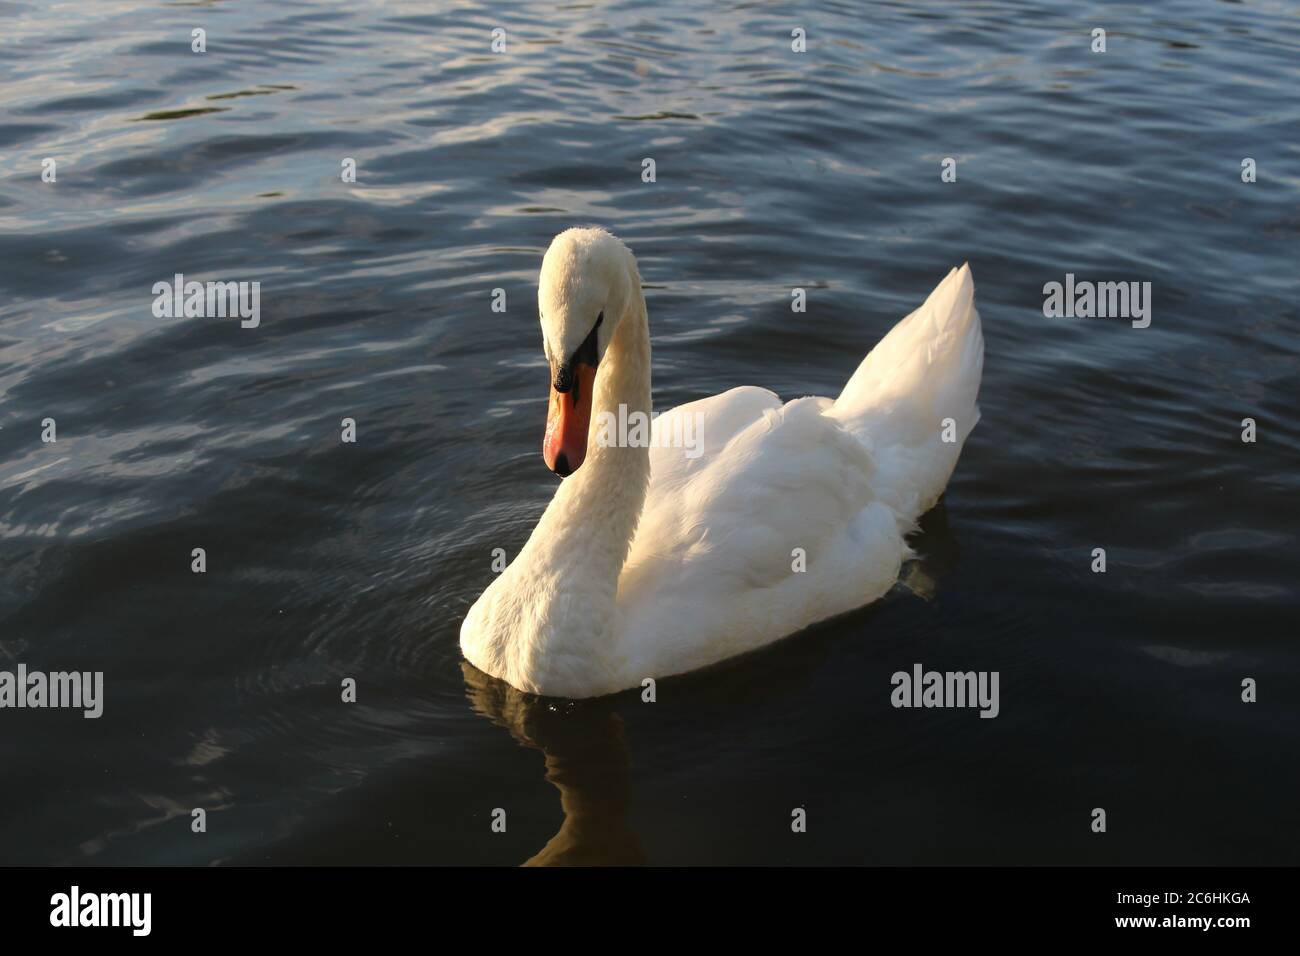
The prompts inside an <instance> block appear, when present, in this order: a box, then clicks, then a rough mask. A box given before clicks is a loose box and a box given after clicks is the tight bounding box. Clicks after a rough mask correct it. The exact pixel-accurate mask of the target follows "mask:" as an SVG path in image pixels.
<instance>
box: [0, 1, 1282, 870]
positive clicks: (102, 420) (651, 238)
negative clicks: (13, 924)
mask: <svg viewBox="0 0 1300 956" xmlns="http://www.w3.org/2000/svg"><path fill="white" fill-rule="evenodd" d="M707 6H711V5H704V4H692V3H682V2H675V0H672V2H658V3H655V4H636V3H613V4H606V3H575V4H571V5H567V6H560V7H555V8H553V9H543V8H542V7H538V6H534V5H519V6H511V5H505V4H501V5H493V6H491V7H489V6H485V5H481V4H468V5H460V6H458V7H456V8H455V9H447V8H445V7H444V6H443V5H441V4H432V3H425V2H418V3H417V2H411V3H404V2H375V3H354V4H352V3H349V4H344V3H325V2H299V3H294V2H277V3H240V2H204V3H174V4H148V3H135V2H97V3H93V4H90V3H83V4H64V3H31V4H29V3H12V2H0V77H2V78H3V90H4V97H3V105H2V107H0V110H2V112H0V160H2V162H0V293H2V295H0V536H2V537H0V669H9V670H12V669H13V668H15V667H16V666H17V665H18V664H19V663H23V664H25V665H26V666H27V667H28V668H29V669H33V670H36V669H39V670H45V671H53V670H61V669H67V670H80V671H103V673H104V681H105V690H104V698H105V699H104V713H103V716H102V717H101V718H99V719H98V720H86V719H83V718H82V717H81V714H80V713H79V712H75V711H66V710H63V711H59V710H44V711H38V710H0V780H2V781H3V785H2V786H0V862H5V863H105V864H126V863H185V864H208V863H218V862H219V863H243V864H247V863H326V862H329V863H416V862H428V863H455V864H464V863H475V864H517V863H520V862H523V861H525V860H527V859H529V858H530V857H533V856H534V855H535V854H538V853H539V852H544V853H548V854H551V853H557V852H560V851H561V850H563V851H564V852H565V853H567V854H570V855H571V856H572V858H577V859H581V860H584V861H591V862H597V861H618V862H622V861H645V862H649V863H653V864H687V863H742V864H761V863H840V864H859V863H860V864H906V863H1086V864H1092V863H1207V864H1208V863H1292V864H1294V863H1297V862H1300V818H1298V817H1297V815H1296V813H1295V808H1296V798H1297V792H1298V791H1300V767H1298V766H1297V754H1298V753H1300V649H1298V648H1297V638H1298V635H1297V620H1298V617H1300V616H1298V615H1297V611H1298V610H1300V599H1298V596H1297V578H1298V577H1300V550H1298V549H1297V530H1298V529H1297V525H1298V522H1297V515H1300V509H1298V508H1297V493H1298V492H1300V477H1298V474H1300V472H1298V469H1297V461H1298V456H1300V421H1298V418H1297V414H1296V408H1295V405H1296V399H1297V395H1298V394H1300V388H1298V385H1300V338H1298V337H1297V330H1298V326H1300V322H1298V311H1300V310H1298V308H1297V271H1298V270H1297V258H1298V257H1297V251H1298V249H1300V134H1298V130H1300V99H1298V98H1297V96H1296V91H1297V89H1300V8H1297V6H1296V5H1295V4H1294V3H1288V2H1249V3H1221V2H1210V0H1195V2H1192V0H1177V2H1169V3H1162V4H1159V5H1151V7H1148V8H1144V7H1141V6H1138V5H1136V4H1134V5H1129V4H1096V3H1083V4H1077V3H1054V4H1035V3H999V4H982V3H981V4H959V3H861V4H858V3H841V4H824V5H818V6H816V7H815V8H812V7H810V8H808V9H806V10H803V11H795V10H794V9H793V8H788V7H786V6H785V5H765V4H756V3H744V4H735V5H719V6H717V7H715V8H712V9H706V7H707ZM196 27H197V28H203V29H205V30H206V36H207V52H206V53H194V52H192V51H191V31H192V30H193V29H194V28H196ZM498 27H500V28H503V29H504V30H505V31H506V35H505V36H506V50H505V52H504V53H493V52H492V50H491V43H492V31H493V29H494V28H498ZM795 27H803V28H805V29H806V30H807V42H808V50H807V52H806V53H803V54H796V53H794V52H793V51H792V50H791V42H792V40H791V30H792V29H793V28H795ZM1095 27H1101V28H1104V29H1105V30H1106V31H1107V49H1106V52H1104V53H1094V52H1093V51H1092V50H1091V49H1090V46H1091V43H1092V39H1091V31H1092V30H1093V28H1095ZM645 157H651V158H654V159H655V161H656V175H657V181H656V182H655V183H652V184H649V183H644V182H642V178H641V168H642V166H641V161H642V159H643V158H645ZM947 157H952V158H954V159H955V160H956V161H957V166H956V170H957V181H956V182H950V183H945V182H942V181H941V179H940V173H941V164H942V162H943V160H944V159H945V158H947ZM46 158H52V159H54V160H55V161H56V167H55V168H56V178H55V181H54V182H43V181H42V160H44V159H46ZM345 158H351V159H354V160H355V161H356V168H357V177H356V178H357V181H356V182H355V183H347V182H343V181H342V177H341V175H340V172H341V165H342V163H343V160H344V159H345ZM1245 158H1252V159H1254V160H1255V162H1256V164H1257V181H1256V182H1253V183H1245V182H1243V181H1242V161H1243V159H1245ZM585 223H599V224H602V225H605V226H607V227H609V228H610V229H612V230H613V231H615V232H616V233H618V234H619V235H620V236H621V237H623V238H624V239H625V240H626V241H627V242H628V244H629V245H630V247H631V248H632V249H633V251H634V252H635V253H636V254H637V256H638V258H639V262H640V267H641V273H642V276H643V278H644V281H645V285H646V298H647V302H648V307H649V312H650V322H651V333H652V340H653V346H654V384H655V390H656V391H655V404H656V408H658V409H665V408H669V407H671V406H673V405H676V404H679V403H681V402H684V401H688V400H691V399H695V398H700V397H703V396H706V395H711V394H714V393H716V392H719V391H722V390H725V389H727V388H730V387H732V386H734V385H741V384H756V385H763V386H766V387H769V388H772V389H774V390H775V391H777V392H778V393H780V394H781V395H782V396H784V397H787V398H788V397H795V396H798V395H803V394H819V395H832V396H833V395H835V394H837V393H838V391H839V389H840V387H841V386H842V384H843V383H844V381H845V380H846V379H847V378H848V376H849V375H850V374H851V373H852V371H853V370H854V368H855V367H856V366H857V364H858V362H859V360H860V359H861V357H862V356H863V355H864V354H866V352H867V351H868V350H869V349H870V347H871V346H872V345H873V344H874V343H875V342H876V341H877V340H878V339H879V337H880V336H882V335H883V334H884V333H885V332H886V331H887V330H888V329H889V328H890V327H891V326H892V324H893V323H894V322H895V321H896V320H897V319H899V318H900V317H902V316H903V315H904V314H906V313H907V312H909V311H910V310H911V309H913V308H914V307H915V306H916V305H918V304H919V303H920V302H921V301H922V300H923V298H924V297H925V295H926V294H927V293H928V292H929V291H930V289H931V288H932V287H933V286H934V284H935V283H936V282H937V281H938V280H939V279H940V278H941V277H942V276H943V275H944V274H945V273H946V272H947V270H948V269H949V268H950V267H952V266H955V265H959V264H960V263H961V262H963V261H966V260H969V262H970V263H971V266H972V269H973V270H974V276H975V282H976V288H977V298H978V302H979V307H980V311H981V315H982V317H983V323H984V334H985V338H986V342H987V354H986V362H985V372H984V381H983V387H982V392H981V406H982V411H983V420H982V421H981V423H980V425H979V426H978V428H977V429H976V430H975V432H974V434H973V436H972V438H971V439H970V441H969V442H968V443H967V445H966V448H965V451H964V453H963V456H962V459H961V462H960V463H959V465H958V467H957V470H956V473H955V474H954V476H953V479H952V482H951V484H950V486H949V490H948V492H947V494H946V496H945V498H944V499H943V500H942V502H941V503H940V505H939V506H938V507H937V508H936V509H935V510H934V511H932V512H931V513H930V514H929V515H928V516H927V517H926V519H925V521H924V523H923V532H922V534H920V535H919V536H918V537H917V538H916V539H915V540H914V546H915V547H916V549H917V550H918V551H919V552H920V554H921V559H920V560H919V561H917V562H915V563H913V564H911V565H908V566H905V568H904V573H903V579H902V582H901V583H900V585H899V587H897V588H895V589H894V590H893V591H892V592H891V593H890V594H889V595H887V596H886V597H885V598H884V599H882V600H880V601H879V602H877V603H876V604H874V605H872V606H871V607H868V608H866V609H863V610H861V611H859V612H856V613H854V614H851V615H848V616H846V617H843V618H840V619H837V620H835V621H833V622H830V623H828V624H824V625H822V626H818V627H815V628H813V629H812V630H810V631H808V632H805V633H803V634H800V635H798V636H796V637H794V638H792V639H789V640H786V641H784V642H781V643H779V644H777V645H775V646H772V647H771V648H769V649H767V650H765V651H762V652H759V653H757V654H754V655H752V656H749V657H745V658H742V659H738V660H733V661H731V662H729V663H727V664H725V665H722V666H720V667H718V668H715V669H713V670H709V671H706V672H702V673H696V674H693V675H688V676H685V677H680V678H673V679H668V680H664V681H662V682H660V685H659V687H658V695H657V696H658V699H657V701H656V702H655V703H653V704H647V703H643V702H642V700H641V698H640V696H639V694H637V693H634V692H633V693H628V694H623V695H618V696H614V697H610V698H604V699H600V700H594V701H583V702H568V701H557V700H545V699H538V698H528V697H524V696H522V695H519V694H518V693H516V692H513V691H511V690H509V689H508V688H506V687H505V686H504V685H501V684H499V683H497V682H495V681H492V680H490V679H488V678H486V677H484V676H482V675H480V674H477V673H476V672H473V671H472V670H469V669H467V667H465V666H464V665H463V664H462V659H461V655H460V651H459V647H458V645H457V634H458V629H459V625H460V621H461V618H462V617H463V615H464V613H465V611H466V610H467V608H468V607H469V605H470V604H471V602H472V601H473V600H474V598H475V597H476V596H477V595H478V593H479V592H480V591H481V590H482V589H483V588H484V587H485V586H486V585H487V584H488V582H489V581H490V580H491V578H492V570H491V566H490V565H491V560H492V554H491V552H492V549H493V548H496V547H501V548H504V549H505V550H506V551H507V552H508V553H510V554H514V553H515V552H516V551H517V550H518V548H519V547H520V546H521V545H522V544H523V542H524V541H525V540H526V538H527V536H528V533H529V531H530V529H531V528H532V525H533V523H534V522H535V521H536V519H537V517H538V515H539V514H540V512H541V510H542V508H543V507H544V506H545V504H546V502H547V501H548V500H549V497H550V495H551V494H552V492H553V490H554V488H555V485H556V481H557V479H555V478H554V477H553V476H552V475H550V474H549V472H547V470H546V469H545V467H544V465H543V463H542V460H541V455H540V445H541V435H542V426H543V421H544V418H545V413H546V391H545V389H546V384H545V383H546V378H547V372H546V367H545V361H544V359H543V357H542V351H541V336H540V334H539V329H538V325H537V315H536V305H535V294H536V281H537V271H538V267H539V265H540V262H541V255H542V252H543V251H544V250H545V248H546V246H547V244H548V243H549V241H550V239H551V237H552V236H553V235H555V234H556V233H557V232H559V231H560V230H562V229H564V228H566V227H567V226H570V225H574V224H585ZM176 273H182V274H184V275H185V276H186V277H187V278H191V279H199V280H204V281H206V280H210V279H211V280H230V281H254V280H256V281H259V282H260V283H261V302H260V307H261V316H260V325H259V326H258V327H257V328H242V327H241V325H240V322H239V320H238V319H228V318H225V319H223V318H189V319H184V318H180V319H177V318H158V317H155V316H154V314H153V311H152V305H153V300H154V295H153V293H152V291H151V289H152V287H153V285H154V284H155V283H157V282H160V281H170V280H171V279H172V277H173V276H174V275H175V274H176ZM1067 273H1070V274H1073V275H1076V276H1078V277H1079V278H1081V279H1083V278H1086V279H1090V280H1097V281H1143V282H1150V283H1151V288H1152V316H1151V319H1152V320H1151V324H1150V327H1148V328H1144V329H1137V328H1133V327H1132V326H1131V324H1130V323H1129V322H1128V321H1126V320H1117V319H1095V318H1094V319H1088V318H1045V317H1044V315H1043V308H1042V307H1043V285H1044V284H1045V283H1047V282H1051V281H1053V280H1056V281H1061V280H1063V279H1064V277H1065V275H1066V274H1067ZM795 287H802V288H806V289H807V290H808V303H809V305H808V311H807V313H806V314H803V315H793V314H792V313H791V310H790V301H791V300H790V290H791V289H792V288H795ZM494 288H502V289H504V290H505V291H506V296H507V311H506V312H505V313H504V314H502V313H494V312H493V311H492V309H491V302H492V290H493V289H494ZM47 418H52V419H54V420H55V422H56V428H57V431H56V435H57V441H55V442H53V443H48V442H43V441H42V440H41V439H42V431H43V425H42V422H43V421H44V420H45V419H47ZM344 418H352V419H354V420H355V421H356V423H357V441H356V442H355V443H354V444H344V443H342V442H341V441H340V422H341V421H342V419H344ZM1245 418H1252V419H1254V420H1255V422H1256V427H1257V440H1256V441H1255V442H1253V443H1247V442H1243V441H1242V430H1243V426H1242V420H1243V419H1245ZM200 547H201V548H203V549H205V551H206V555H207V571H206V573H203V574H195V573H192V571H191V552H192V550H193V549H194V548H200ZM1099 547H1100V548H1104V549H1105V550H1106V555H1107V570H1106V573H1104V574H1097V573H1093V572H1092V571H1091V570H1090V565H1091V563H1092V553H1093V549H1094V548H1099ZM915 663H921V664H923V665H924V666H925V667H926V668H937V669H940V670H947V669H961V670H966V669H977V670H991V671H998V672H999V673H1000V675H1001V684H1000V686H1001V691H1000V693H1001V704H1000V710H1001V712H1000V715H999V717H998V718H997V719H994V720H981V719H978V717H977V714H976V713H975V712H974V711H970V710H898V709H894V708H893V707H892V706H891V705H890V690H891V685H890V676H891V674H893V673H894V672H895V671H898V670H910V669H911V667H912V666H913V664H915ZM346 678H352V679H354V680H355V681H356V682H357V696H358V699H357V702H356V703H351V704H346V703H343V702H342V701H341V699H340V698H341V691H340V687H341V682H342V681H344V680H345V679H346ZM1246 678H1251V679H1254V680H1255V681H1257V687H1258V701H1257V702H1255V703H1245V702H1243V701H1242V699H1241V696H1242V681H1243V680H1244V679H1246ZM797 807H802V808H805V809H806V811H807V816H808V832H807V833H805V834H794V833H792V832H791V826H790V822H791V812H792V808H797ZM1096 807H1101V808H1104V809H1105V810H1106V812H1107V815H1108V827H1107V832H1106V833H1105V834H1097V833H1093V832H1092V831H1091V828H1090V824H1091V820H1092V818H1091V813H1092V810H1093V808H1096ZM194 808H203V809H205V810H206V812H207V832H206V833H202V834H197V833H193V832H191V811H192V810H193V809H194ZM495 808H502V809H505V810H506V811H507V815H508V828H507V832H505V833H492V832H491V829H490V822H491V818H492V812H493V810H494V809H495ZM562 826H563V828H564V829H563V830H561V827H562ZM557 832H558V833H559V836H558V838H557V840H555V841H553V842H551V843H550V844H549V849H546V850H543V848H544V847H548V841H552V837H555V836H556V834H557Z"/></svg>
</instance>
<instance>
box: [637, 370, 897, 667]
mask: <svg viewBox="0 0 1300 956" xmlns="http://www.w3.org/2000/svg"><path fill="white" fill-rule="evenodd" d="M755 391H761V390H755ZM769 394H770V393H769ZM830 406H831V402H830V401H829V399H824V398H803V399H798V400H796V401H793V402H790V403H789V404H787V405H784V406H780V407H776V408H772V407H768V408H766V409H764V410H762V411H761V412H760V414H759V416H758V417H756V418H754V419H752V420H751V421H750V422H749V424H748V425H744V426H743V427H741V428H739V429H738V430H737V431H735V433H734V434H732V435H731V436H730V438H729V439H727V440H726V441H725V442H722V443H721V444H716V445H715V444H714V442H713V439H712V437H710V438H709V440H708V442H707V451H706V453H705V454H704V455H702V456H701V457H700V458H699V459H697V460H695V461H694V462H691V463H689V464H688V465H687V466H685V467H681V466H678V470H676V471H674V472H673V474H672V478H671V480H663V481H661V480H660V479H658V478H656V476H655V475H654V474H653V472H652V475H651V493H650V494H649V495H648V496H647V499H646V505H645V510H644V512H643V513H642V517H641V522H640V524H639V525H638V527H637V532H636V536H635V537H634V539H633V542H632V547H631V551H630V553H629V555H628V560H627V563H626V564H625V565H624V568H623V573H622V575H621V577H620V579H619V596H618V603H619V609H620V612H621V613H622V614H623V615H624V618H623V621H624V626H623V638H624V647H623V653H624V656H625V658H626V659H627V662H628V664H627V666H629V667H631V668H632V669H633V670H634V671H637V672H640V671H645V673H644V674H643V676H663V675H664V674H665V673H678V672H681V671H682V670H688V669H692V668H695V667H700V666H704V665H705V664H709V663H712V662H713V661H716V660H721V659H723V658H724V657H728V656H731V655H732V654H735V653H740V652H742V651H744V650H748V649H749V648H750V647H757V646H761V645H762V644H764V643H767V642H769V641H770V640H771V639H772V637H773V636H774V634H775V636H780V634H781V633H791V631H793V630H796V629H798V628H800V627H803V626H806V625H807V624H810V623H812V622H813V621H816V620H820V619H822V618H824V617H827V616H830V615H832V614H836V613H840V612H842V611H845V610H849V609H850V608H852V607H856V606H858V605H860V604H863V603H865V602H866V601H869V600H872V599H873V598H874V597H877V596H879V594H880V593H883V590H884V589H885V588H887V587H888V585H889V583H890V582H892V580H893V577H894V575H896V574H897V571H898V563H899V561H900V560H901V558H902V555H903V552H904V550H905V548H904V545H903V543H902V537H901V534H900V533H899V530H898V527H897V524H896V522H895V520H894V518H893V515H892V512H890V511H888V509H886V508H884V507H883V506H881V505H878V504H874V505H873V495H872V490H871V476H872V473H873V470H874V466H873V463H872V461H871V455H870V453H869V451H868V449H867V447H866V445H864V444H863V443H862V442H861V441H859V440H858V439H856V438H855V437H854V436H853V435H852V434H851V433H849V432H848V431H847V430H846V429H844V428H843V427H842V426H841V425H840V424H839V422H837V421H836V420H835V419H833V418H831V417H829V416H827V415H825V414H824V412H825V411H826V410H827V409H829V408H830ZM796 549H797V550H796ZM872 589H874V590H875V593H866V592H867V591H869V590H872ZM787 628H788V629H787ZM638 669H639V670H638ZM633 676H635V674H634V675H633ZM638 680H639V678H638Z"/></svg>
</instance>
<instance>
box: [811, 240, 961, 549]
mask: <svg viewBox="0 0 1300 956" xmlns="http://www.w3.org/2000/svg"><path fill="white" fill-rule="evenodd" d="M983 370H984V333H983V332H982V331H981V330H980V317H979V313H978V312H976V311H975V282H974V280H973V279H972V278H971V272H970V266H969V265H963V266H962V267H961V268H960V269H953V270H952V271H951V272H949V273H948V276H947V277H946V278H945V279H944V280H943V281H942V282H940V283H939V284H938V285H937V286H936V287H935V289H934V291H933V292H931V293H930V297H929V298H928V299H926V300H925V304H924V305H922V306H921V307H920V308H919V309H917V310H916V311H915V312H913V313H912V314H911V315H909V316H908V317H907V318H905V319H903V321H901V322H899V323H898V324H897V325H896V326H894V328H893V329H892V330H891V331H890V333H889V334H888V335H886V336H885V337H884V338H883V339H881V340H880V343H879V344H878V345H877V346H876V347H875V348H874V349H872V350H871V354H870V355H868V356H867V357H866V358H865V359H863V360H862V364H861V365H859V366H858V370H857V371H856V372H854V373H853V377H852V378H850V379H849V382H848V384H847V385H845V386H844V391H842V392H841V393H840V397H839V398H837V399H836V400H835V405H834V406H833V407H832V408H831V409H830V411H829V413H828V414H830V415H832V416H833V417H835V418H836V419H838V420H839V421H840V423H841V424H843V425H844V426H845V427H846V428H848V429H849V430H850V431H852V432H853V433H854V434H855V435H857V436H858V437H859V438H860V439H861V440H862V441H863V442H864V443H865V444H866V445H867V446H868V447H869V448H870V449H871V451H872V454H873V456H874V458H875V461H876V472H875V475H874V476H873V478H872V487H873V490H874V492H875V493H876V495H877V497H878V498H879V500H880V501H882V502H883V503H885V504H886V505H888V506H889V507H890V508H892V509H893V510H894V512H895V513H896V514H897V515H898V516H899V519H900V520H901V521H902V522H904V523H905V524H910V523H911V522H913V521H915V520H916V519H917V518H919V517H920V516H921V515H922V514H923V513H925V512H926V511H927V510H929V508H930V507H931V506H932V505H933V504H934V503H935V502H936V501H937V500H938V498H939V495H941V494H942V493H943V489H944V487H945V486H946V485H947V484H948V477H949V476H950V475H951V474H952V470H953V468H954V467H956V465H957V456H958V455H960V454H961V449H962V445H964V444H965V442H966V436H967V435H969V434H970V432H971V429H972V428H974V427H975V423H976V422H977V421H979V408H978V407H977V406H976V404H975V398H976V396H977V395H978V393H979V387H980V375H981V374H982V373H983Z"/></svg>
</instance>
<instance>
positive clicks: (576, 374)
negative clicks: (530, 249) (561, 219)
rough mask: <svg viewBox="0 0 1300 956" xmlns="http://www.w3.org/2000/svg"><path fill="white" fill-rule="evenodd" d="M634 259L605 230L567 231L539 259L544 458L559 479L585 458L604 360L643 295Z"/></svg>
mask: <svg viewBox="0 0 1300 956" xmlns="http://www.w3.org/2000/svg"><path fill="white" fill-rule="evenodd" d="M631 262H632V253H631V252H629V251H628V248H627V246H625V245H623V243H622V242H620V241H619V240H618V239H616V238H614V236H612V235H610V234H609V233H608V232H606V231H605V230H603V229H596V228H587V229H566V230H565V231H564V232H562V233H560V234H559V235H558V236H556V237H555V238H554V239H553V240H551V247H550V248H549V249H547V250H546V256H545V258H543V259H542V274H541V277H540V279H539V280H538V284H537V310H538V314H539V315H540V316H541V320H542V344H543V347H544V348H545V350H546V358H547V360H548V361H549V362H550V364H551V405H550V411H549V413H548V415H547V418H546V437H545V438H544V439H543V440H542V457H543V458H544V459H545V460H546V466H547V467H548V468H550V469H551V470H552V471H553V472H555V473H556V474H557V475H559V476H560V477H561V478H564V477H567V476H568V475H571V474H573V472H575V471H577V470H578V466H579V465H581V464H582V461H583V459H584V458H585V457H586V456H587V439H588V433H589V431H590V427H591V400H592V392H593V391H594V390H595V385H596V370H597V368H598V367H599V366H600V360H601V359H602V358H604V356H605V351H606V350H607V349H608V348H609V343H610V341H611V340H612V339H613V337H614V333H615V331H616V330H617V329H618V325H619V323H620V322H622V320H623V316H624V314H626V313H627V312H628V310H629V308H630V306H631V305H632V302H633V301H634V296H635V295H636V294H637V293H638V292H639V291H640V290H639V289H634V288H633V276H635V275H636V270H635V268H629V265H630V264H631Z"/></svg>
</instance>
